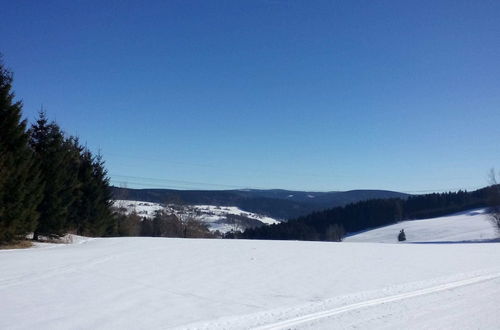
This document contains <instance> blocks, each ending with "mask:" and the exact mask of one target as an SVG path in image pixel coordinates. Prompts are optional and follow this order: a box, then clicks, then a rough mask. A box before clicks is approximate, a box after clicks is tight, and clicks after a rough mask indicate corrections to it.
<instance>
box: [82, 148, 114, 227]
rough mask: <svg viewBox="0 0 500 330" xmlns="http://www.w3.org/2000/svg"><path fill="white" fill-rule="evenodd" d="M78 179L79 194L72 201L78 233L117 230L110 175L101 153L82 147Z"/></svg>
mask: <svg viewBox="0 0 500 330" xmlns="http://www.w3.org/2000/svg"><path fill="white" fill-rule="evenodd" d="M78 181H79V190H80V194H79V198H78V199H77V200H76V202H75V204H74V207H75V213H76V219H77V221H76V224H77V226H76V228H77V233H78V234H79V235H88V236H103V235H108V236H109V235H113V234H116V233H117V228H116V221H115V219H114V217H113V214H112V211H111V199H112V196H111V190H110V188H109V179H108V177H107V172H106V169H105V168H104V161H103V160H102V157H101V156H100V155H98V156H97V157H94V156H93V155H92V153H91V152H90V151H89V150H88V149H84V150H83V151H82V153H81V154H80V167H79V171H78Z"/></svg>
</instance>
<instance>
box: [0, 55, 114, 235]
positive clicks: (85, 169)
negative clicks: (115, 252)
mask: <svg viewBox="0 0 500 330" xmlns="http://www.w3.org/2000/svg"><path fill="white" fill-rule="evenodd" d="M12 81H13V78H12V73H11V72H10V71H8V70H7V69H6V68H5V67H4V65H3V63H0V243H7V242H12V241H16V240H20V239H24V238H26V236H27V235H28V234H30V233H33V238H34V239H35V240H36V239H39V238H40V237H47V238H54V237H60V236H62V235H64V234H66V233H67V232H74V233H76V234H79V235H88V236H105V235H112V234H114V233H116V226H117V223H116V221H115V219H114V217H113V216H112V208H111V206H112V205H111V203H112V201H111V197H112V196H111V190H110V187H109V178H108V175H107V172H106V169H105V166H104V161H103V159H102V157H101V156H100V155H99V154H98V155H94V154H92V152H91V151H90V150H89V149H88V148H87V147H85V146H83V145H82V144H81V143H80V141H79V139H78V138H76V137H74V136H68V135H67V134H65V133H64V132H63V131H62V129H61V128H60V127H59V125H58V124H57V123H56V122H54V121H49V120H48V119H47V117H46V114H45V113H44V112H42V111H41V112H40V113H39V117H38V119H37V120H36V122H35V123H34V124H33V125H31V127H28V124H27V121H26V120H25V119H22V106H23V105H22V103H21V101H16V100H15V95H14V92H13V91H12Z"/></svg>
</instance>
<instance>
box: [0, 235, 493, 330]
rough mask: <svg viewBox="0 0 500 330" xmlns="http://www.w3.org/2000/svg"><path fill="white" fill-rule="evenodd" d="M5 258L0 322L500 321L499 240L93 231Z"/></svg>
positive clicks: (454, 325) (263, 324)
mask: <svg viewBox="0 0 500 330" xmlns="http://www.w3.org/2000/svg"><path fill="white" fill-rule="evenodd" d="M0 265H1V271H0V297H1V300H0V329H33V328H36V329H170V328H178V329H251V328H260V329H291V328H292V329H296V328H298V329H344V328H354V327H358V328H364V329H373V328H389V329H401V328H404V329H420V328H429V329H478V328H479V329H498V328H499V327H500V314H499V313H498V301H499V299H498V297H499V296H500V244H497V243H482V244H378V243H329V242H296V241H248V240H216V239H213V240H201V239H169V238H97V239H91V240H87V241H84V242H82V243H81V244H73V245H54V247H52V248H44V247H41V248H36V249H27V250H8V251H0Z"/></svg>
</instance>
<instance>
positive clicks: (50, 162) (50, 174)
mask: <svg viewBox="0 0 500 330" xmlns="http://www.w3.org/2000/svg"><path fill="white" fill-rule="evenodd" d="M30 135H31V140H30V143H31V146H32V148H33V150H34V152H35V156H36V158H37V161H38V163H39V164H40V170H41V178H42V182H43V184H44V190H43V198H42V201H41V203H40V205H39V207H38V212H39V213H40V218H39V221H38V226H37V227H36V230H35V232H34V237H33V239H38V236H39V235H44V236H49V237H59V236H62V235H64V234H65V233H66V232H67V230H68V227H69V226H70V223H69V220H68V219H69V215H70V206H71V205H72V204H73V202H74V200H75V189H77V188H78V181H77V175H78V173H77V171H76V170H75V165H74V163H73V161H74V158H73V157H74V153H73V151H72V150H71V149H69V148H68V143H67V141H66V140H65V138H64V134H63V132H62V131H61V129H60V128H59V126H58V125H57V124H56V123H55V122H51V123H49V122H48V121H47V118H46V116H45V113H44V112H40V116H39V118H38V120H37V121H36V123H35V124H34V125H33V126H32V128H31V129H30Z"/></svg>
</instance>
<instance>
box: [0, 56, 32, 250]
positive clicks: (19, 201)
mask: <svg viewBox="0 0 500 330" xmlns="http://www.w3.org/2000/svg"><path fill="white" fill-rule="evenodd" d="M11 89H12V74H11V73H10V72H9V71H8V70H7V69H5V68H4V66H3V64H2V62H1V59H0V243H1V242H8V241H12V240H15V239H17V238H23V237H25V236H26V235H27V234H28V233H29V232H31V231H33V230H34V228H35V226H36V224H37V219H38V212H37V206H38V204H39V202H40V199H41V188H40V180H39V172H38V168H37V166H36V164H35V161H34V158H33V152H32V151H31V149H30V148H29V144H28V140H29V137H28V134H27V133H26V120H22V119H21V111H22V103H21V102H20V101H14V93H13V92H12V91H11Z"/></svg>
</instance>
